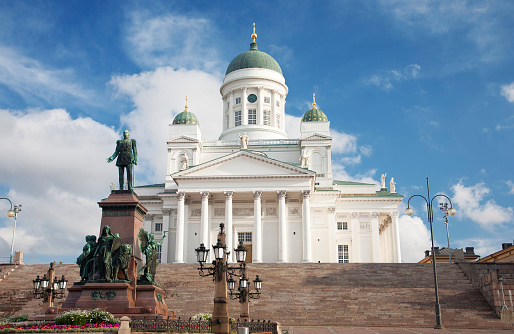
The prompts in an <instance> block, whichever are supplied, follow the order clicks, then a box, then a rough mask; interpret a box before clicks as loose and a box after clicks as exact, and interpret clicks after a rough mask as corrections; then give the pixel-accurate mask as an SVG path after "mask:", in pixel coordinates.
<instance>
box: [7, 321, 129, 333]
mask: <svg viewBox="0 0 514 334" xmlns="http://www.w3.org/2000/svg"><path fill="white" fill-rule="evenodd" d="M119 327H120V324H106V323H103V322H100V323H94V324H86V325H56V324H45V323H39V324H30V323H29V324H19V323H18V324H2V325H0V333H60V332H117V331H118V329H119Z"/></svg>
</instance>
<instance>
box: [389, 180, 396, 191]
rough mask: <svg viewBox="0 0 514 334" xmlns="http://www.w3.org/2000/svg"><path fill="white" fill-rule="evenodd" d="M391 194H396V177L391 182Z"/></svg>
mask: <svg viewBox="0 0 514 334" xmlns="http://www.w3.org/2000/svg"><path fill="white" fill-rule="evenodd" d="M389 192H391V193H395V192H396V183H394V177H392V178H391V182H389Z"/></svg>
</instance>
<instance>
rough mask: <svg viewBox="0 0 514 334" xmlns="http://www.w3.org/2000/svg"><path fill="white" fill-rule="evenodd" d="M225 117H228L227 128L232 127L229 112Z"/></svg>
mask: <svg viewBox="0 0 514 334" xmlns="http://www.w3.org/2000/svg"><path fill="white" fill-rule="evenodd" d="M225 119H226V125H227V126H226V128H227V129H228V128H229V127H230V117H229V115H228V114H226V115H225Z"/></svg>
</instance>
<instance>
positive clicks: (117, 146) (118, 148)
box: [107, 140, 120, 163]
mask: <svg viewBox="0 0 514 334" xmlns="http://www.w3.org/2000/svg"><path fill="white" fill-rule="evenodd" d="M119 153H120V140H117V141H116V150H115V151H114V153H113V154H112V155H111V156H110V157H108V158H107V162H108V163H109V162H112V161H113V160H114V159H115V158H116V157H117V156H118V154H119Z"/></svg>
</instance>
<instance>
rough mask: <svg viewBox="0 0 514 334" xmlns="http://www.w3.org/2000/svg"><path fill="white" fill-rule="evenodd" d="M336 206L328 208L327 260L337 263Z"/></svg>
mask: <svg viewBox="0 0 514 334" xmlns="http://www.w3.org/2000/svg"><path fill="white" fill-rule="evenodd" d="M336 227H337V221H336V208H335V207H329V208H328V248H329V252H328V262H330V263H337V262H338V259H337V244H336Z"/></svg>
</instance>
